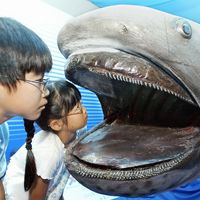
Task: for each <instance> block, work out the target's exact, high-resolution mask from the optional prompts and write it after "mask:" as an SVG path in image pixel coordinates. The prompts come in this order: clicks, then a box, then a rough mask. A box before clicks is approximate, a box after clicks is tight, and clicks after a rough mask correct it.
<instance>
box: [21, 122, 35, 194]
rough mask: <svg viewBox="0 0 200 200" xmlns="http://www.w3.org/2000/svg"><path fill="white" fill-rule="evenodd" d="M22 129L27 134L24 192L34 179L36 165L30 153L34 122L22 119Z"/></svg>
mask: <svg viewBox="0 0 200 200" xmlns="http://www.w3.org/2000/svg"><path fill="white" fill-rule="evenodd" d="M24 127H25V130H26V132H27V138H26V149H27V156H26V165H25V175H24V190H25V191H28V190H29V189H30V188H31V186H32V184H33V182H34V179H35V177H36V164H35V158H34V155H33V152H32V144H31V142H32V138H33V137H34V133H35V127H34V121H31V120H27V119H24Z"/></svg>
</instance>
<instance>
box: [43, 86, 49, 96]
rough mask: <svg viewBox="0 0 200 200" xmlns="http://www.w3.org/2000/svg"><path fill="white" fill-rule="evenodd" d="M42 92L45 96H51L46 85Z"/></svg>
mask: <svg viewBox="0 0 200 200" xmlns="http://www.w3.org/2000/svg"><path fill="white" fill-rule="evenodd" d="M42 94H43V97H47V96H49V90H48V89H47V88H46V87H44V89H43V92H42Z"/></svg>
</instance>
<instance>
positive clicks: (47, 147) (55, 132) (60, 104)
mask: <svg viewBox="0 0 200 200" xmlns="http://www.w3.org/2000/svg"><path fill="white" fill-rule="evenodd" d="M47 88H48V90H49V93H50V94H49V96H48V98H47V100H48V103H47V105H46V106H45V109H44V110H43V111H42V113H41V116H40V117H39V119H38V120H37V124H38V125H39V126H40V128H41V129H42V131H40V132H39V133H37V134H36V135H35V137H34V138H33V140H32V137H33V135H34V127H33V122H32V121H27V120H25V127H26V131H27V132H28V136H27V141H26V148H27V150H28V156H27V161H26V162H27V163H26V166H25V160H26V151H25V148H24V146H23V147H21V148H20V149H19V150H18V151H17V152H16V153H15V154H14V156H12V158H11V160H10V163H9V165H8V170H7V172H6V176H5V180H4V186H5V191H6V197H7V199H8V200H11V199H13V200H17V199H20V200H28V199H29V200H33V199H34V200H36V199H37V200H42V199H55V200H59V199H61V198H62V193H63V190H64V187H65V184H66V182H67V179H68V176H69V175H68V172H67V170H66V168H65V164H64V145H67V144H68V143H70V142H71V141H72V140H73V139H74V138H75V137H76V131H77V130H78V129H80V128H82V127H84V126H85V125H86V122H87V112H86V109H85V108H84V107H83V106H82V104H81V102H80V100H81V94H80V92H79V91H78V89H77V88H76V87H75V86H74V85H73V84H71V83H69V82H67V81H65V80H60V81H55V82H51V83H49V84H48V85H47ZM31 140H32V143H31ZM31 144H32V145H31ZM31 149H32V151H31ZM33 155H34V156H33ZM25 168H26V169H25ZM24 169H25V179H24Z"/></svg>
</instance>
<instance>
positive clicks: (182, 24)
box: [176, 19, 192, 39]
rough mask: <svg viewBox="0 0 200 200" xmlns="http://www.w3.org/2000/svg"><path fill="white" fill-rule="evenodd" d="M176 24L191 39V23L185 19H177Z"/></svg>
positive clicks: (182, 33) (185, 36)
mask: <svg viewBox="0 0 200 200" xmlns="http://www.w3.org/2000/svg"><path fill="white" fill-rule="evenodd" d="M176 25H177V31H178V32H179V33H180V34H181V35H182V36H183V37H184V38H187V39H190V38H191V37H192V27H191V25H190V24H189V22H187V21H185V20H183V19H179V20H177V22H176Z"/></svg>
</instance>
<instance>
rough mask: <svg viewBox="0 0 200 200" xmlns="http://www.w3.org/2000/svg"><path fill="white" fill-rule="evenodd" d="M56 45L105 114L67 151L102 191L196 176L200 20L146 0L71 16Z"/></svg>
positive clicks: (84, 180) (83, 178) (131, 192)
mask: <svg viewBox="0 0 200 200" xmlns="http://www.w3.org/2000/svg"><path fill="white" fill-rule="evenodd" d="M58 47H59V49H60V51H61V53H62V54H63V55H64V56H65V58H67V64H66V68H65V75H66V78H67V79H69V80H71V81H73V82H74V83H75V84H78V85H80V86H82V87H84V88H87V89H89V90H91V91H93V92H94V93H96V95H97V96H98V98H99V100H100V102H101V105H102V109H103V113H104V118H105V120H104V121H103V122H102V123H101V124H99V125H97V126H96V127H95V128H93V130H91V131H90V132H88V133H86V135H84V136H83V137H81V138H80V139H78V140H75V141H74V142H73V143H72V144H71V145H70V146H69V147H68V148H67V153H66V165H67V168H68V169H69V171H70V173H71V174H72V175H73V176H74V177H75V178H76V179H77V180H78V181H79V182H80V183H81V184H83V185H84V186H85V187H87V188H89V189H91V190H93V191H95V192H98V193H102V194H108V195H117V196H130V197H137V196H144V195H148V194H154V193H159V192H162V191H166V190H170V189H173V188H176V187H178V186H180V185H182V184H184V183H187V182H189V181H191V180H193V179H195V178H198V177H200V25H199V24H197V23H195V22H193V21H190V20H187V19H184V18H181V17H178V16H174V15H171V14H167V13H164V12H161V11H158V10H154V9H151V8H148V7H140V6H123V5H118V6H111V7H106V8H102V9H97V10H94V11H92V12H89V13H86V14H84V15H81V16H79V17H76V18H74V19H72V20H70V21H68V23H67V24H66V25H65V26H64V27H63V28H62V29H61V31H60V32H59V35H58Z"/></svg>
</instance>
